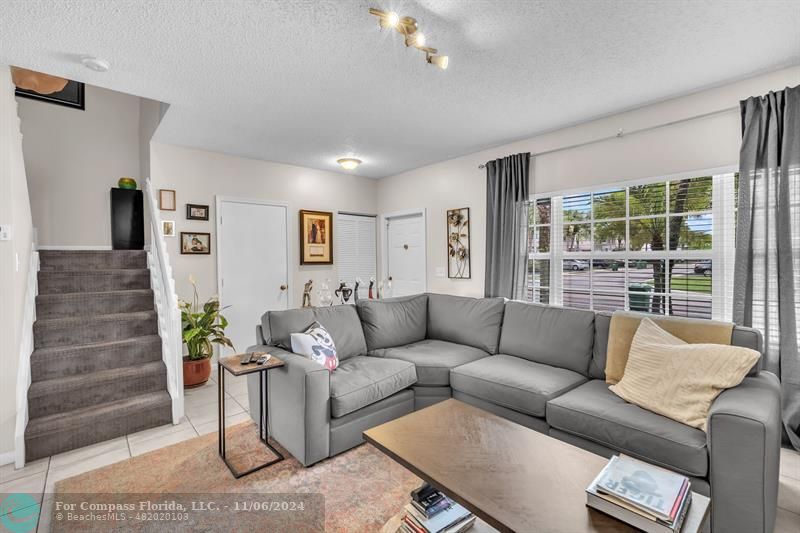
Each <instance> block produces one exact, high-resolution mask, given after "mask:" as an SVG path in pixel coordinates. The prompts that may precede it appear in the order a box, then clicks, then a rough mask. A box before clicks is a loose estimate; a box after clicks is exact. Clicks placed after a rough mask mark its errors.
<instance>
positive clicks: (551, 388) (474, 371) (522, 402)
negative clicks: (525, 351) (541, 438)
mask: <svg viewBox="0 0 800 533" xmlns="http://www.w3.org/2000/svg"><path fill="white" fill-rule="evenodd" d="M585 381H586V378H585V377H583V376H581V375H580V374H578V373H577V372H573V371H571V370H566V369H564V368H557V367H554V366H548V365H543V364H541V363H534V362H533V361H528V360H527V359H523V358H521V357H514V356H513V355H505V354H498V355H493V356H491V357H485V358H483V359H480V360H478V361H474V362H472V363H468V364H466V365H463V366H459V367H457V368H454V369H453V371H452V372H451V374H450V386H451V387H452V388H453V390H456V391H459V392H463V393H464V394H469V395H470V396H474V397H476V398H480V399H481V400H486V401H489V402H492V403H495V404H497V405H502V406H503V407H507V408H509V409H513V410H515V411H519V412H520V413H524V414H527V415H531V416H538V417H544V416H545V408H546V405H547V401H548V400H550V399H552V398H555V397H557V396H559V395H561V394H564V393H565V392H567V391H569V390H571V389H574V388H575V387H577V386H578V385H580V384H582V383H584V382H585Z"/></svg>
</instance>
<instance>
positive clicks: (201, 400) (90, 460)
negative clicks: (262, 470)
mask: <svg viewBox="0 0 800 533" xmlns="http://www.w3.org/2000/svg"><path fill="white" fill-rule="evenodd" d="M225 396H226V398H225V424H226V425H227V426H231V425H234V424H238V423H239V422H244V421H245V420H248V419H249V418H250V415H249V414H248V411H249V406H248V401H247V378H246V377H245V376H240V377H234V376H231V375H230V374H226V375H225ZM184 410H185V415H186V416H184V418H183V420H182V421H181V423H180V424H177V425H173V424H168V425H165V426H160V427H157V428H152V429H146V430H144V431H140V432H138V433H132V434H130V435H126V436H124V437H118V438H116V439H113V440H110V441H105V442H101V443H98V444H93V445H91V446H86V447H84V448H79V449H77V450H71V451H68V452H64V453H60V454H58V455H53V456H52V457H47V458H44V459H39V460H37V461H34V462H32V463H28V464H27V465H25V467H24V468H21V469H19V470H16V469H14V465H13V464H10V465H4V466H0V494H8V493H27V494H32V495H33V494H37V495H38V496H37V498H36V499H37V501H38V502H39V503H41V502H42V500H43V498H44V499H45V505H43V507H47V501H46V498H47V494H49V493H52V492H53V489H54V487H55V484H56V482H57V481H60V480H62V479H66V478H68V477H72V476H76V475H78V474H82V473H83V472H88V471H89V470H94V469H95V468H100V467H102V466H106V465H110V464H112V463H116V462H118V461H122V460H125V459H128V458H129V457H134V456H137V455H142V454H144V453H147V452H150V451H153V450H156V449H158V448H163V447H165V446H170V445H172V444H176V443H178V442H181V441H184V440H188V439H191V438H194V437H197V436H198V435H205V434H207V433H212V432H214V431H217V375H216V371H215V372H213V373H212V374H211V380H209V382H208V383H206V384H205V385H203V386H202V387H198V388H196V389H189V390H187V391H186V392H185V397H184ZM48 530H49V527H48V526H47V524H45V523H42V522H41V521H40V524H39V528H38V531H48Z"/></svg>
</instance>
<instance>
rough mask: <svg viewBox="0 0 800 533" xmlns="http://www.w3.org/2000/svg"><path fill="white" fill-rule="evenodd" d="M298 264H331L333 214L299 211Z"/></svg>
mask: <svg viewBox="0 0 800 533" xmlns="http://www.w3.org/2000/svg"><path fill="white" fill-rule="evenodd" d="M300 264H301V265H332V264H333V213H331V212H328V211H307V210H305V209H303V210H301V211H300Z"/></svg>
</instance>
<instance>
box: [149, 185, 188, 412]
mask: <svg viewBox="0 0 800 533" xmlns="http://www.w3.org/2000/svg"><path fill="white" fill-rule="evenodd" d="M144 193H145V194H144V195H145V198H146V201H147V207H148V210H149V211H150V251H149V252H148V254H147V262H148V267H149V268H150V284H151V286H152V289H153V293H154V296H155V305H156V311H157V312H158V333H159V335H160V336H161V356H162V358H163V360H164V364H165V365H166V366H167V390H168V391H169V395H170V396H171V397H172V423H173V424H179V423H180V421H181V419H182V418H183V342H182V340H181V312H180V310H179V309H178V295H177V294H176V292H175V279H174V278H173V277H172V267H171V266H170V264H169V254H168V253H167V243H166V241H165V240H164V236H163V235H162V232H161V214H160V213H159V211H158V202H157V201H156V193H155V191H154V190H153V186H152V183H151V182H150V178H147V179H146V180H145V187H144Z"/></svg>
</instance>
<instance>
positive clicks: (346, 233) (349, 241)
mask: <svg viewBox="0 0 800 533" xmlns="http://www.w3.org/2000/svg"><path fill="white" fill-rule="evenodd" d="M376 236H377V230H376V220H375V217H374V216H368V215H350V214H343V213H339V214H338V215H337V217H336V245H335V247H334V260H335V264H336V268H337V271H338V275H339V280H342V281H345V282H347V286H348V287H350V288H354V287H355V283H356V278H359V279H360V280H361V282H362V284H361V286H360V287H359V291H358V297H359V298H366V297H367V295H368V290H369V280H370V278H376V277H377V275H376V272H377V242H376ZM339 280H336V281H339ZM336 286H338V283H336ZM333 288H335V287H332V289H333ZM352 301H354V300H351V302H352Z"/></svg>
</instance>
